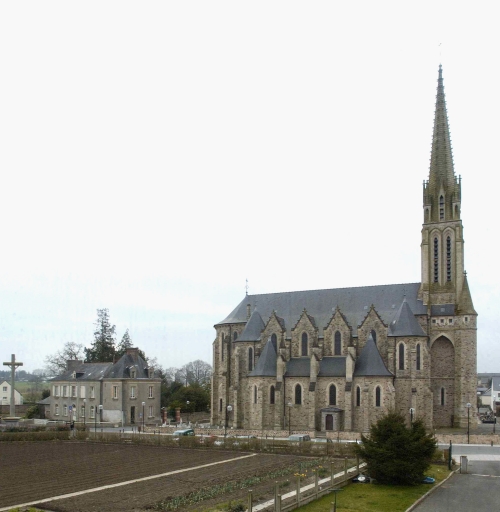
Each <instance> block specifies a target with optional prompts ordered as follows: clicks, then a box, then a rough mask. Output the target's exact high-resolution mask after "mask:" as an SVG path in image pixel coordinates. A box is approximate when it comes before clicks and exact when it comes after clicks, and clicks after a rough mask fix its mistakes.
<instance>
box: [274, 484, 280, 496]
mask: <svg viewBox="0 0 500 512" xmlns="http://www.w3.org/2000/svg"><path fill="white" fill-rule="evenodd" d="M278 492H279V484H278V482H274V499H275V500H276V499H277V498H278Z"/></svg>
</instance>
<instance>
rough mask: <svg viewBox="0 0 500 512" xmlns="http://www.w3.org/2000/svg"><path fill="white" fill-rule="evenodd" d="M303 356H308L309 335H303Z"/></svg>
mask: <svg viewBox="0 0 500 512" xmlns="http://www.w3.org/2000/svg"><path fill="white" fill-rule="evenodd" d="M300 355H301V356H307V333H305V332H303V333H302V346H301V353H300Z"/></svg>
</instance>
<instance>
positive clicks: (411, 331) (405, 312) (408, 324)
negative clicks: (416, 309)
mask: <svg viewBox="0 0 500 512" xmlns="http://www.w3.org/2000/svg"><path fill="white" fill-rule="evenodd" d="M389 336H425V334H424V331H423V330H422V327H420V324H419V323H418V320H417V319H416V318H415V315H414V314H413V311H412V310H411V308H410V305H409V304H408V302H407V300H406V298H405V299H404V300H403V303H402V304H401V307H400V308H399V309H398V312H397V313H396V315H395V316H394V320H393V321H392V322H391V324H390V326H389Z"/></svg>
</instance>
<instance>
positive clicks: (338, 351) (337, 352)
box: [333, 331, 342, 356]
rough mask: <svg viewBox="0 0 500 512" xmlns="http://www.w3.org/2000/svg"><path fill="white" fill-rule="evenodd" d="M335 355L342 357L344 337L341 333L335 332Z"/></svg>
mask: <svg viewBox="0 0 500 512" xmlns="http://www.w3.org/2000/svg"><path fill="white" fill-rule="evenodd" d="M333 355H334V356H340V355H342V335H341V334H340V331H335V341H334V346H333Z"/></svg>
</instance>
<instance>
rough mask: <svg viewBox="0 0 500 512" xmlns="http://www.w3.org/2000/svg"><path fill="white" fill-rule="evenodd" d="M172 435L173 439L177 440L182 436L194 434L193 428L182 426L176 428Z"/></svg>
mask: <svg viewBox="0 0 500 512" xmlns="http://www.w3.org/2000/svg"><path fill="white" fill-rule="evenodd" d="M172 435H173V436H174V439H175V440H178V439H179V438H180V437H183V436H194V430H193V429H192V428H183V429H182V430H176V431H175V432H174V433H173V434H172Z"/></svg>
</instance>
